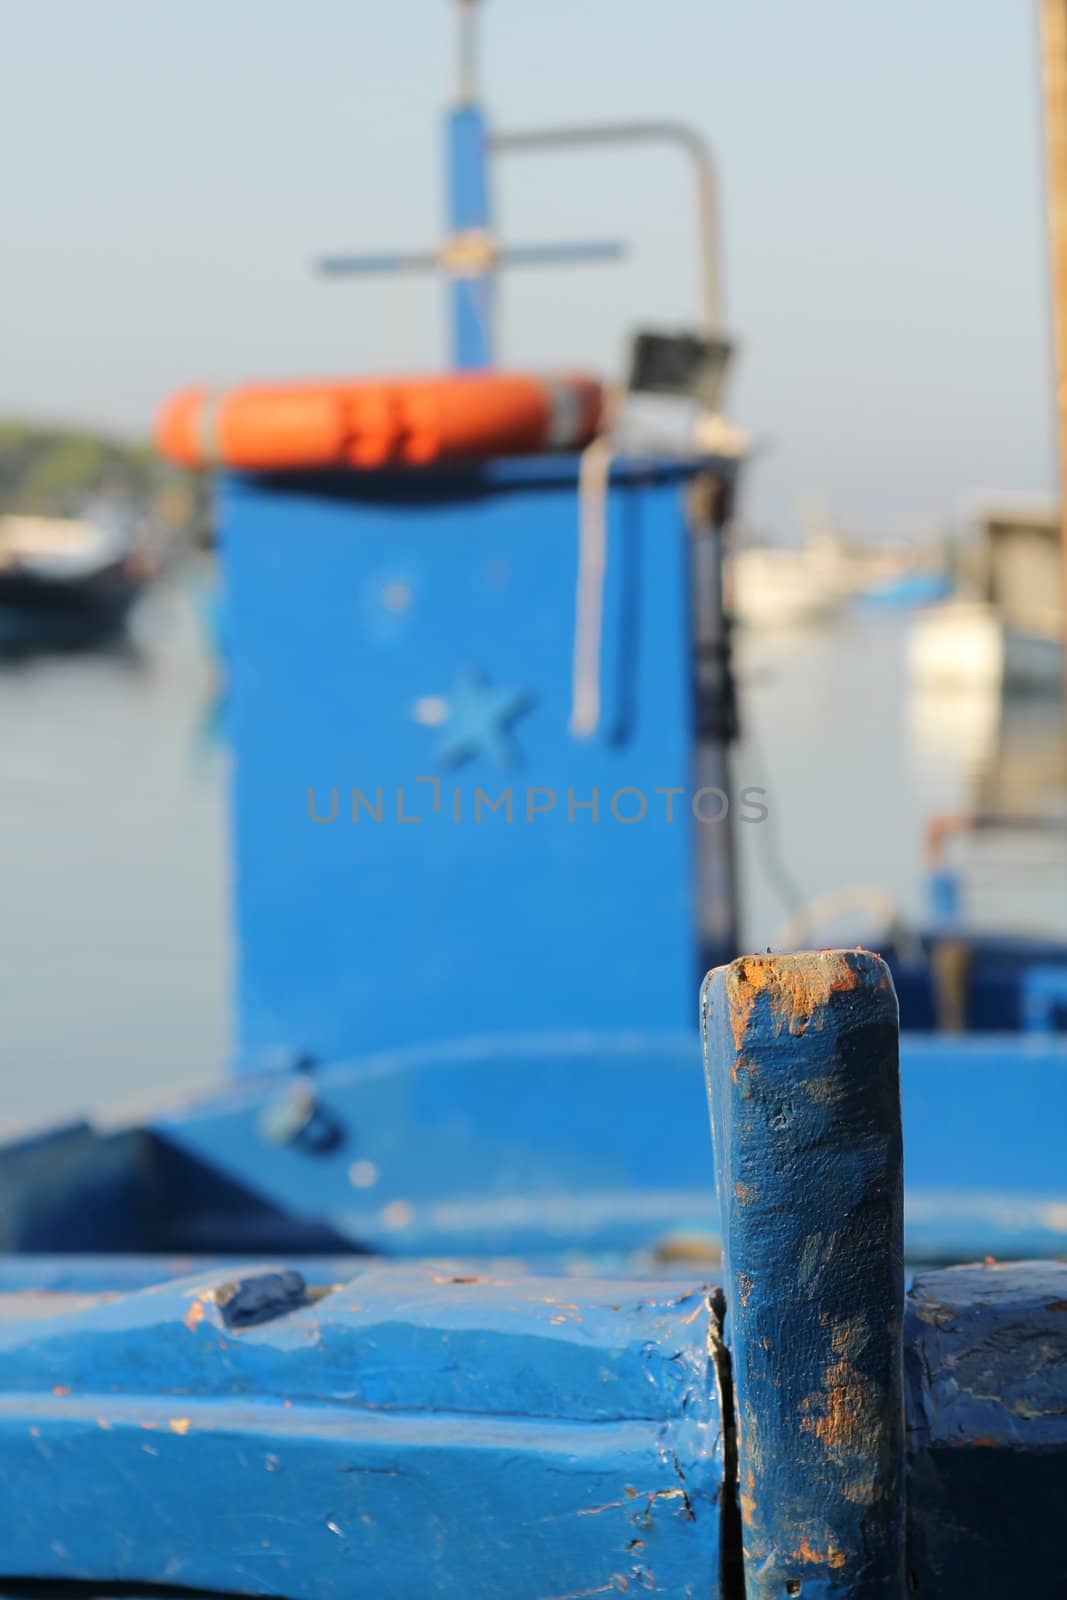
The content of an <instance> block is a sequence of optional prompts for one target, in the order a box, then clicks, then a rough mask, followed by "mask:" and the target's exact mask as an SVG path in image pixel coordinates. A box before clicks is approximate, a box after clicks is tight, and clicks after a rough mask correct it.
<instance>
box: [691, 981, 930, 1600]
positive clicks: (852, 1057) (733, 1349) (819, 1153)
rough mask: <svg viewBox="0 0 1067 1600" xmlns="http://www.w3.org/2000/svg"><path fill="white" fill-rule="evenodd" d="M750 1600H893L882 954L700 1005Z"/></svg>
mask: <svg viewBox="0 0 1067 1600" xmlns="http://www.w3.org/2000/svg"><path fill="white" fill-rule="evenodd" d="M702 1006H703V1016H704V1024H705V1032H706V1061H707V1076H708V1096H709V1101H710V1106H711V1120H712V1126H713V1129H714V1138H715V1159H716V1162H717V1164H718V1190H719V1204H720V1210H721V1212H722V1219H723V1281H724V1286H725V1290H726V1307H727V1310H726V1342H727V1344H728V1345H729V1348H730V1353H731V1357H732V1362H733V1382H734V1397H735V1406H736V1414H737V1427H738V1443H737V1451H738V1479H739V1500H740V1509H741V1521H742V1538H743V1547H744V1571H745V1593H746V1594H747V1595H748V1597H749V1600H779V1597H780V1596H782V1595H784V1594H794V1593H800V1594H803V1595H805V1596H809V1597H810V1596H813V1595H814V1596H818V1597H820V1600H822V1597H824V1596H825V1597H831V1596H842V1597H844V1596H847V1597H848V1600H875V1597H879V1600H881V1597H884V1596H885V1595H889V1594H893V1595H901V1594H903V1592H904V1419H903V1361H902V1349H901V1342H900V1341H901V1320H902V1316H903V1300H904V1260H903V1161H902V1142H901V1119H900V1075H899V1068H898V1051H897V1030H898V1019H897V1001H896V995H895V993H894V991H893V984H892V980H891V978H890V976H889V970H888V968H887V967H886V966H885V964H884V963H883V962H881V961H880V960H879V959H878V958H877V957H876V956H872V955H868V954H867V953H865V952H857V951H825V952H819V953H811V954H804V955H799V956H770V955H768V956H765V957H764V956H751V957H745V958H743V959H741V960H740V961H736V962H734V963H733V964H732V965H731V966H729V967H723V968H719V969H718V970H717V971H715V972H712V973H711V974H709V976H708V979H707V982H706V983H705V986H704V992H703V997H702Z"/></svg>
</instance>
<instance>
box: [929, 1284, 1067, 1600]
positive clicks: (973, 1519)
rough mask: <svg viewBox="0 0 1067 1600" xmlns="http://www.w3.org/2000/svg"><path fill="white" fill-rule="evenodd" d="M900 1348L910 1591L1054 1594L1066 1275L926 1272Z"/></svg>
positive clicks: (969, 1597)
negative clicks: (904, 1376)
mask: <svg viewBox="0 0 1067 1600" xmlns="http://www.w3.org/2000/svg"><path fill="white" fill-rule="evenodd" d="M905 1338H906V1344H905V1361H906V1366H907V1377H908V1385H907V1397H908V1400H907V1414H908V1454H909V1463H908V1483H909V1492H908V1550H909V1556H908V1560H909V1566H910V1569H911V1572H910V1581H911V1587H912V1589H913V1590H914V1591H915V1592H917V1593H919V1594H929V1595H936V1596H937V1597H938V1600H957V1597H958V1600H979V1597H981V1596H985V1595H989V1596H997V1597H1000V1596H1006V1595H1052V1594H1059V1593H1061V1592H1062V1590H1063V1554H1064V1532H1063V1512H1064V1504H1065V1496H1067V1263H1064V1262H1062V1261H1049V1262H1022V1263H1018V1264H1010V1265H1000V1264H997V1263H993V1262H989V1263H986V1264H985V1265H983V1266H974V1267H953V1268H950V1269H948V1270H947V1271H943V1272H931V1273H926V1274H924V1275H923V1276H922V1277H920V1278H918V1279H917V1280H916V1282H915V1284H914V1286H913V1288H912V1291H911V1294H910V1295H909V1296H908V1303H907V1314H906V1319H905Z"/></svg>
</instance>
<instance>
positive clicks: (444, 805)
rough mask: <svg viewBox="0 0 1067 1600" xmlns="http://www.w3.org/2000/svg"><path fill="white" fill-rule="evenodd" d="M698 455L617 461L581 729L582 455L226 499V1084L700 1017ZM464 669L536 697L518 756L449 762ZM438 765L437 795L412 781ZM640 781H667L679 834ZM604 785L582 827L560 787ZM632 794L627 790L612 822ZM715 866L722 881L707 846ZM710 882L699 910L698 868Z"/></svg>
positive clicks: (660, 800)
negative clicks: (287, 1063)
mask: <svg viewBox="0 0 1067 1600" xmlns="http://www.w3.org/2000/svg"><path fill="white" fill-rule="evenodd" d="M698 465H700V463H697V462H695V461H693V462H676V463H671V462H663V461H660V462H658V463H656V462H653V463H647V462H643V461H635V462H623V463H620V464H619V465H618V467H617V469H616V471H615V473H614V476H613V484H612V488H611V490H610V494H609V504H608V513H607V521H608V549H607V574H606V583H605V591H604V616H603V634H602V644H601V649H600V653H599V683H600V690H601V702H602V717H601V721H600V723H599V725H598V727H597V729H596V730H595V732H594V733H593V735H592V737H589V738H586V739H581V738H576V737H574V736H573V735H572V733H571V731H570V726H569V724H570V717H571V711H572V666H573V654H574V636H575V597H576V581H577V566H578V497H577V472H578V464H577V458H576V457H555V458H551V459H549V460H548V461H532V462H530V463H528V464H523V463H496V464H493V465H492V466H491V467H488V468H486V469H484V470H482V469H478V470H473V469H472V470H471V471H467V472H453V473H433V472H427V473H421V474H416V473H409V474H406V475H404V474H383V475H381V477H378V476H376V475H373V474H371V475H365V476H364V477H358V476H357V475H352V474H350V475H348V476H343V475H338V476H334V477H333V478H329V479H325V480H324V479H314V480H292V481H287V480H282V481H276V482H273V483H266V482H263V481H253V480H246V479H237V478H230V479H227V480H225V481H224V483H223V485H222V489H221V504H220V522H221V528H222V542H223V561H224V567H225V580H226V586H227V596H228V607H229V629H230V642H231V654H232V671H231V676H232V684H231V698H230V711H231V717H230V722H231V732H232V740H233V748H234V758H235V777H234V846H235V857H236V868H235V873H236V914H237V915H236V920H237V970H236V979H237V1009H238V1019H239V1042H238V1057H239V1065H240V1066H243V1067H244V1068H246V1069H254V1068H262V1067H264V1066H271V1065H274V1064H276V1063H277V1062H279V1061H281V1060H284V1059H285V1058H286V1057H291V1056H293V1055H297V1054H310V1055H311V1056H314V1057H317V1058H321V1059H324V1060H327V1061H330V1060H338V1059H346V1058H347V1059H351V1058H352V1057H354V1056H356V1055H360V1054H363V1053H365V1052H366V1051H368V1050H373V1049H377V1048H380V1047H385V1046H395V1045H404V1044H416V1043H419V1042H425V1041H429V1040H447V1039H449V1038H455V1037H460V1036H470V1035H471V1034H481V1033H488V1034H492V1033H501V1032H507V1031H510V1030H511V1029H512V1028H513V1026H514V1022H515V1018H516V1017H517V1016H518V1017H521V1019H522V1027H523V1029H524V1031H528V1032H530V1033H534V1032H537V1031H538V1030H542V1029H543V1030H548V1031H558V1030H560V1029H571V1028H580V1029H590V1028H597V1027H600V1028H607V1027H612V1028H623V1029H642V1030H648V1029H653V1028H654V1029H658V1030H664V1031H670V1030H673V1029H678V1030H681V1029H685V1028H687V1027H689V1026H691V1019H692V1015H693V998H692V997H693V993H694V992H695V989H696V986H697V984H698V983H699V979H700V976H701V971H702V956H701V951H700V947H699V934H698V929H697V918H696V911H695V894H696V873H697V865H696V840H695V832H696V829H697V827H698V824H697V823H696V822H695V821H694V819H693V817H692V814H691V811H690V810H689V808H688V806H687V804H686V801H685V798H684V796H685V795H689V794H691V793H692V773H691V766H692V758H693V740H694V693H693V673H694V664H693V660H692V651H691V626H690V592H689V560H690V552H691V543H692V541H691V538H690V535H689V533H688V531H687V523H686V519H685V515H684V507H683V499H684V495H685V492H686V485H687V480H688V479H689V478H690V477H691V475H692V473H693V472H694V471H695V470H696V469H697V467H698ZM471 673H475V674H477V675H480V677H481V679H482V680H483V681H484V683H485V684H486V685H487V686H488V689H489V690H490V691H491V692H492V693H496V694H501V695H504V696H517V697H520V698H521V700H522V702H523V704H524V706H525V707H526V708H527V709H525V711H524V713H523V714H522V715H521V716H516V717H515V718H513V719H509V725H508V727H507V729H506V730H503V732H504V733H506V738H504V737H502V738H501V739H500V740H499V741H494V740H493V739H492V738H486V739H484V740H483V741H482V748H480V749H478V748H471V747H470V745H469V742H468V741H464V748H463V750H462V751H461V752H460V753H462V754H464V755H466V756H467V757H469V759H467V760H465V761H464V762H463V763H462V764H461V765H458V766H442V765H441V764H440V763H439V757H440V754H441V745H442V742H444V743H445V751H444V753H445V755H446V756H449V755H455V754H456V753H457V752H456V750H455V747H454V746H453V747H452V748H451V749H450V748H449V747H448V725H447V718H448V717H449V716H450V714H451V711H452V709H453V708H452V704H451V702H452V700H453V699H454V697H455V695H456V691H457V687H458V686H460V685H461V684H462V683H463V682H464V681H469V675H470V674H471ZM464 675H467V678H466V680H465V676H464ZM442 718H444V719H446V720H445V721H443V722H442V720H441V719H442ZM465 731H466V732H468V733H469V731H470V719H468V725H467V727H466V730H465ZM501 745H504V746H505V747H506V750H507V753H508V755H509V756H510V758H511V764H510V765H501V764H499V761H498V758H499V756H500V746H501ZM433 777H439V778H440V779H441V780H442V788H441V790H440V792H439V794H438V793H437V792H436V791H435V790H434V788H433V785H432V784H431V783H430V782H422V783H417V782H416V779H417V778H423V779H430V778H433ZM628 787H632V788H637V789H639V790H641V791H642V793H643V795H644V796H645V797H646V803H647V813H646V814H645V816H644V817H643V819H642V820H640V821H637V822H633V823H626V822H624V821H619V820H617V819H616V818H615V817H614V816H613V815H612V812H611V800H612V796H613V795H614V794H615V793H616V791H618V790H620V789H622V788H628ZM353 788H358V789H359V790H360V791H361V792H362V793H363V794H364V795H365V796H366V797H367V798H368V799H369V801H370V804H371V805H372V806H376V802H377V792H378V791H379V790H381V792H382V793H381V807H380V815H381V818H382V820H381V821H376V820H375V818H374V817H373V816H372V815H371V814H370V813H369V812H368V810H367V807H366V806H364V805H362V804H360V805H359V811H358V814H359V820H358V822H354V821H353V820H352V801H351V794H352V790H353ZM398 788H400V789H402V790H403V802H402V804H403V810H402V811H400V810H398V802H397V790H398ZM479 788H480V789H481V790H483V791H484V793H485V795H486V796H488V797H489V798H490V799H492V800H496V799H497V798H498V797H499V795H500V794H501V792H502V791H504V790H506V789H508V788H510V789H511V790H512V791H513V811H512V817H513V820H512V821H511V822H510V823H509V822H508V821H507V813H506V811H500V812H496V813H490V812H489V811H488V810H487V809H486V807H485V804H484V802H483V803H482V805H481V809H480V813H479V814H480V817H481V820H480V821H478V820H476V819H475V792H476V790H477V789H479ZM657 788H663V789H666V788H677V789H678V790H680V791H682V792H683V798H682V799H680V800H676V801H675V804H674V820H673V821H668V818H667V802H666V799H665V798H664V797H663V796H662V795H660V796H657V795H656V793H655V792H654V791H655V790H656V789H657ZM312 789H313V790H314V793H315V796H316V802H315V814H316V815H317V816H321V817H329V816H330V815H331V805H332V796H333V791H334V790H336V791H337V807H338V809H337V814H336V816H335V818H334V820H333V821H328V822H324V823H317V822H315V821H313V820H312V817H311V815H310V813H309V805H308V793H309V790H312ZM531 790H532V791H542V792H535V793H534V795H533V798H532V801H531V799H530V791H531ZM594 790H597V791H598V792H599V816H598V819H597V820H596V821H594V820H593V816H592V813H591V812H590V810H589V809H588V806H584V807H583V809H580V810H579V809H575V810H574V812H573V814H572V815H571V816H569V815H568V792H569V791H570V792H572V793H573V798H574V801H575V802H576V804H577V805H583V803H585V802H589V801H590V800H591V799H592V796H593V791H594ZM457 793H458V795H459V806H460V820H459V821H458V822H457V821H456V812H455V809H454V807H455V803H456V802H455V795H456V794H457ZM435 804H436V805H437V809H435ZM531 805H532V806H533V807H534V808H535V809H533V810H532V811H531V810H530V806H531ZM550 806H551V808H552V809H551V811H549V809H548V808H549V807H550ZM640 806H641V800H640V797H634V796H633V795H631V796H629V797H626V796H624V797H623V798H622V800H621V802H620V804H619V807H618V809H619V810H620V812H621V813H622V814H623V815H624V816H625V815H628V814H629V815H633V814H634V813H635V812H636V811H639V810H640ZM376 809H377V807H376ZM404 818H417V819H419V820H416V821H405V820H403V819H404ZM714 826H715V825H714V824H713V823H709V824H706V825H703V826H702V828H701V832H702V835H703V834H711V835H714ZM707 842H708V841H707V840H705V843H707ZM714 854H715V839H714V838H712V840H711V855H712V857H714ZM719 867H720V891H721V890H723V889H724V888H725V879H724V878H723V876H722V874H724V872H725V857H724V856H723V855H722V853H721V852H720V862H719ZM704 882H705V887H706V888H707V889H708V892H709V893H714V892H715V890H714V882H715V878H714V873H712V874H711V875H710V877H705V880H704ZM568 907H569V908H574V909H572V910H571V911H567V910H565V909H562V908H568Z"/></svg>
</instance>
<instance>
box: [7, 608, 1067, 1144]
mask: <svg viewBox="0 0 1067 1600" xmlns="http://www.w3.org/2000/svg"><path fill="white" fill-rule="evenodd" d="M141 620H142V622H143V624H144V626H143V628H142V629H141V632H142V633H143V634H144V635H145V636H146V640H147V642H146V644H145V646H144V648H143V650H142V652H141V653H140V655H139V656H138V657H123V656H115V657H94V658H82V659H70V660H39V661H34V662H31V663H26V664H23V665H21V666H17V667H12V666H5V667H3V668H2V669H0V748H2V759H0V891H2V896H3V919H2V928H0V1008H2V1027H3V1057H2V1060H3V1072H2V1078H0V1122H4V1123H11V1122H14V1121H19V1120H24V1119H26V1118H33V1119H37V1118H41V1117H45V1116H54V1115H60V1114H67V1113H74V1112H77V1111H80V1110H83V1109H85V1108H87V1107H89V1106H92V1105H94V1104H104V1105H107V1104H113V1103H114V1102H115V1101H116V1100H119V1101H125V1100H130V1099H135V1098H139V1097H140V1096H142V1095H147V1094H157V1093H158V1092H159V1091H161V1090H162V1091H166V1090H168V1089H181V1088H184V1087H187V1086H191V1085H199V1084H203V1083H205V1082H207V1081H210V1080H211V1079H212V1078H213V1077H215V1076H217V1075H218V1074H219V1073H220V1072H221V1071H222V1070H223V1066H224V1063H225V1060H226V1055H227V1050H228V1040H229V1027H230V1024H229V1016H228V989H229V959H230V957H229V944H228V931H227V909H226V904H227V898H228V886H227V851H226V822H225V815H224V799H225V786H226V759H225V754H224V752H223V751H222V750H221V748H220V747H219V745H218V743H217V742H213V740H212V737H211V734H210V723H211V717H212V701H213V693H214V689H213V675H212V668H211V663H210V660H209V658H208V653H207V651H206V650H205V649H204V647H203V644H202V641H201V635H200V630H199V627H198V625H197V622H196V605H195V601H194V595H193V585H192V584H191V582H190V581H189V580H184V581H183V582H182V583H181V584H179V585H176V586H175V587H174V588H173V589H172V590H170V591H167V592H164V593H162V594H160V595H158V596H157V597H155V598H154V599H153V601H152V602H151V604H150V608H149V610H148V613H147V614H146V616H145V617H144V618H142V619H141ZM908 625H909V624H908V619H907V618H904V617H878V618H874V619H859V618H853V619H845V620H842V621H841V622H840V623H838V624H836V625H834V626H832V627H830V628H828V629H822V630H818V631H811V632H800V633H790V634H778V635H770V634H761V635H754V636H750V637H749V638H747V639H744V640H742V641H741V646H740V650H739V670H740V675H741V680H742V694H743V711H744V714H745V722H746V726H747V733H746V737H745V740H744V743H743V745H742V747H741V750H740V752H739V754H738V761H737V781H738V784H739V785H740V784H759V785H761V786H762V787H764V788H766V789H767V791H768V804H769V806H770V809H771V818H770V820H769V822H768V823H766V824H762V825H759V826H752V825H750V826H747V827H741V828H740V829H739V832H740V834H741V856H742V868H743V872H744V896H745V923H746V942H747V944H748V945H749V946H750V947H758V946H761V945H766V944H772V943H774V942H775V940H776V935H777V933H778V932H779V930H780V929H781V927H782V924H783V922H784V921H785V919H786V918H787V916H788V915H789V914H790V912H791V911H793V910H794V909H795V908H796V904H797V901H798V899H804V898H806V897H809V896H812V895H816V894H824V893H826V892H827V891H838V890H846V889H848V888H849V886H852V885H856V884H861V885H870V886H874V887H877V888H880V889H882V890H883V891H886V890H888V891H889V893H890V895H891V897H892V900H893V902H894V904H895V905H896V907H897V908H898V910H899V912H900V913H901V914H902V915H903V916H906V917H909V918H914V917H916V916H917V915H919V913H920V911H921V908H922V875H921V867H920V859H919V848H918V847H919V841H920V838H921V833H922V827H923V822H924V820H925V819H926V818H927V817H928V816H929V815H931V814H932V813H934V812H937V811H943V810H946V809H954V808H957V807H959V806H961V805H967V804H971V803H973V801H974V799H975V797H976V796H977V795H981V796H984V797H985V798H986V799H987V800H988V799H990V798H993V799H994V800H997V801H999V802H1001V803H1002V804H1009V805H1012V806H1014V808H1015V809H1023V808H1024V807H1025V808H1027V809H1029V808H1030V807H1031V806H1032V805H1035V804H1039V803H1044V802H1045V801H1047V800H1048V799H1049V798H1050V797H1055V795H1056V794H1057V793H1060V794H1061V795H1062V791H1060V790H1059V789H1058V785H1059V784H1060V783H1061V774H1062V770H1063V743H1062V733H1061V731H1060V729H1059V726H1058V718H1057V717H1056V716H1055V715H1054V714H1050V711H1049V709H1048V708H1045V709H1044V710H1042V709H1040V708H1038V709H1036V710H1035V709H1034V708H1030V709H1029V710H1027V709H1026V708H1023V710H1022V711H1021V712H1016V713H1013V714H1012V715H1011V716H1009V717H1007V718H1005V717H1003V716H1002V715H1000V713H999V712H998V709H997V708H996V707H995V706H990V705H989V704H987V703H985V702H984V701H983V702H981V703H971V702H970V701H968V700H967V697H962V699H961V697H959V696H955V697H953V698H952V699H950V700H949V701H948V702H947V703H938V702H936V701H930V700H929V699H926V700H923V701H916V700H915V699H914V698H913V697H912V696H911V695H910V694H909V692H908V686H907V677H906V672H905V651H906V642H907V629H908ZM969 848H970V853H969V856H968V860H967V865H968V881H969V883H970V886H971V904H972V907H973V911H974V916H975V919H976V921H978V922H980V923H981V922H986V923H990V922H993V921H1000V922H1001V923H1005V922H1007V923H1009V924H1012V925H1014V926H1018V927H1024V928H1025V927H1034V928H1041V929H1050V930H1053V931H1058V932H1061V933H1067V860H1065V855H1064V847H1063V843H1062V841H1057V842H1055V843H1053V842H1052V841H1049V840H1045V841H1033V840H1027V839H1025V838H1023V837H1020V836H1016V837H1015V838H1011V837H1005V838H1003V839H1000V840H997V841H995V842H986V841H983V842H982V843H981V844H980V845H979V846H975V847H969ZM835 932H837V933H839V934H841V935H842V936H844V935H851V936H852V937H853V938H856V937H861V936H862V937H865V938H868V937H869V938H871V939H872V940H874V939H876V938H877V935H878V932H879V919H878V916H873V915H872V914H871V913H870V912H869V911H866V910H865V909H864V901H863V897H860V899H859V900H858V901H857V903H856V905H855V906H854V908H853V909H851V910H848V909H844V910H842V913H841V915H840V916H839V918H838V920H837V922H836V923H830V924H828V925H827V929H826V936H825V938H823V939H820V942H832V938H833V935H834V933H835Z"/></svg>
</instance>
